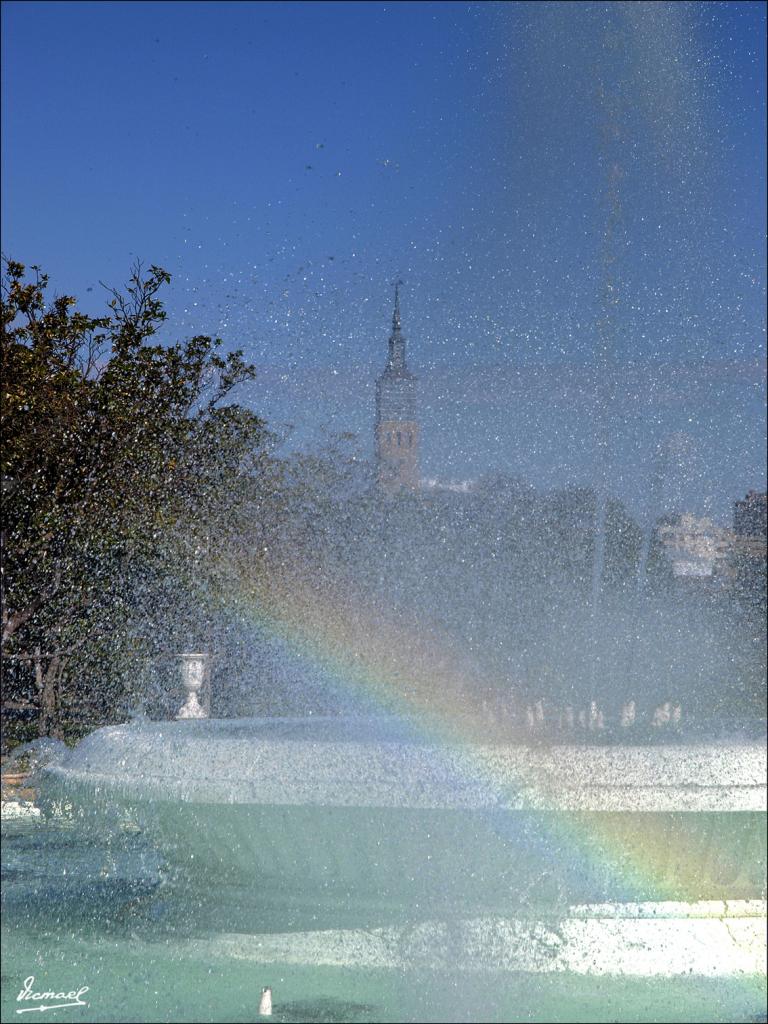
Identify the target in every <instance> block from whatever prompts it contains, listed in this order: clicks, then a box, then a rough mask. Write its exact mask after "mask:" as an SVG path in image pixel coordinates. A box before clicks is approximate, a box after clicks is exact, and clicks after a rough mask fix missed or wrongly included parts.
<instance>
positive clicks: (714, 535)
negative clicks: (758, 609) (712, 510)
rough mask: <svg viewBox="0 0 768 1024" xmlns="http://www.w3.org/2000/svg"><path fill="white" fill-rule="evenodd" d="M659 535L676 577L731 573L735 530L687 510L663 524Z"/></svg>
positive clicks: (691, 577)
mask: <svg viewBox="0 0 768 1024" xmlns="http://www.w3.org/2000/svg"><path fill="white" fill-rule="evenodd" d="M658 535H659V540H660V541H661V544H662V547H663V549H664V551H665V554H666V556H667V558H668V559H669V561H670V562H671V564H672V572H673V574H674V575H675V576H676V577H679V578H688V579H711V578H713V577H715V576H728V575H729V574H730V571H731V570H730V557H731V552H732V550H733V540H734V535H733V531H732V530H728V529H725V528H724V527H722V526H718V525H717V524H716V523H714V522H713V521H712V520H711V519H707V518H705V517H699V516H694V515H691V514H690V513H685V514H684V515H681V516H678V517H677V519H675V520H674V521H673V522H671V523H665V524H663V525H662V526H659V528H658Z"/></svg>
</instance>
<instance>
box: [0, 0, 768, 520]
mask: <svg viewBox="0 0 768 1024" xmlns="http://www.w3.org/2000/svg"><path fill="white" fill-rule="evenodd" d="M3 29H4V31H3V66H4V79H3V86H4V87H3V170H4V175H3V178H4V190H3V193H4V198H3V242H2V244H3V252H4V253H6V254H7V255H11V256H13V257H14V258H17V259H20V260H22V261H26V262H30V263H34V262H37V263H40V264H42V265H43V266H44V267H45V268H46V269H47V270H48V271H49V273H50V274H51V276H52V280H53V282H54V285H55V286H56V287H57V288H58V290H60V291H67V292H72V293H74V294H76V295H78V296H79V297H80V298H81V299H82V300H83V301H84V302H86V303H90V304H92V305H93V307H94V308H98V303H99V302H100V295H99V293H100V287H99V281H107V282H109V283H119V282H120V281H122V280H124V279H125V277H126V273H127V268H128V266H129V265H130V263H131V261H132V260H133V259H134V258H136V257H141V258H142V259H143V260H145V261H146V262H148V263H149V262H154V263H158V264H161V265H162V266H164V267H166V268H167V269H168V270H169V271H170V272H171V273H172V274H173V277H174V280H173V285H172V287H171V289H170V290H169V292H168V296H167V297H168V302H169V308H170V313H171V317H170V320H169V324H168V328H169V338H170V337H173V336H183V335H186V334H191V333H193V332H194V333H197V332H206V333H214V334H218V335H220V336H221V337H222V338H223V339H224V341H225V342H226V344H227V345H230V346H242V347H244V348H245V349H246V352H247V353H248V355H249V356H250V357H251V358H252V359H253V360H254V361H255V362H256V363H257V365H258V366H259V367H260V368H261V370H262V373H261V376H260V379H259V382H257V384H256V385H255V386H254V388H253V389H252V390H251V392H250V393H249V394H248V395H246V396H244V397H245V398H246V399H247V400H248V401H250V402H252V404H253V405H254V406H255V407H257V408H258V409H260V410H261V411H263V412H264V413H266V414H267V415H268V417H269V418H271V419H272V420H274V421H275V422H286V421H290V422H293V423H294V424H295V425H296V438H297V440H307V439H311V438H314V437H316V436H317V434H318V431H319V429H320V428H321V427H323V426H328V427H329V428H330V429H333V430H345V429H352V430H358V431H360V432H361V436H362V438H363V440H364V442H365V444H366V445H368V444H369V436H370V421H371V416H372V390H371V389H372V382H373V379H374V377H375V373H376V372H377V371H378V369H379V367H380V366H381V364H382V362H383V358H384V352H385V346H386V334H387V327H388V318H389V314H390V303H391V289H390V288H389V282H391V281H392V280H393V279H394V277H396V276H401V277H402V278H403V279H404V280H405V282H406V286H405V290H404V296H403V313H404V324H405V328H406V333H407V335H408V337H409V339H410V344H411V355H412V362H413V364H414V367H415V369H416V370H417V372H418V373H419V375H420V377H421V380H422V388H423V406H424V453H423V454H424V459H423V461H424V469H425V472H427V473H430V474H434V475H441V476H449V475H456V476H463V477H467V476H474V475H477V474H478V473H479V472H484V471H487V470H489V469H501V470H505V471H508V472H517V473H520V474H521V475H524V476H526V477H528V478H529V479H530V480H531V481H532V482H533V483H536V484H540V485H541V486H553V485H556V484H559V483H563V482H565V481H566V480H576V481H580V482H583V481H586V480H588V479H589V474H590V459H589V454H588V448H589V446H588V443H587V441H586V439H585V437H586V435H585V432H584V423H585V421H587V420H589V417H590V403H591V402H592V401H593V399H594V394H593V392H594V386H593V382H592V377H591V375H590V371H589V369H588V367H589V364H590V362H591V360H592V358H593V353H594V346H595V326H594V325H595V321H596V319H597V316H598V311H599V307H598V298H597V296H598V294H599V288H600V284H599V282H600V276H601V272H602V267H603V266H604V264H603V263H601V237H602V232H603V226H604V223H605V204H604V200H603V197H604V194H605V182H606V174H605V170H604V166H603V164H604V158H605V156H606V151H605V150H604V149H601V141H600V140H601V125H603V124H604V123H605V116H604V114H603V113H602V108H601V106H600V103H599V101H598V91H599V85H600V82H601V81H605V82H607V84H608V86H609V88H610V89H613V90H614V93H615V94H616V95H618V96H619V97H620V113H619V116H618V122H619V124H620V132H621V136H620V139H619V141H618V142H615V143H613V149H611V150H610V151H609V152H610V154H611V159H613V158H614V157H615V158H616V159H617V160H618V162H619V164H620V166H621V171H622V180H621V185H620V193H619V194H620V202H621V212H622V218H623V221H622V230H621V233H620V240H619V252H620V259H619V261H618V264H617V266H618V271H617V275H618V279H619V281H620V288H621V299H622V301H621V305H620V315H619V323H618V329H617V336H616V356H617V359H618V362H619V366H620V371H619V376H620V378H621V382H622V383H621V387H620V388H619V389H618V397H617V405H616V408H615V409H614V413H615V414H616V424H617V427H616V431H617V434H618V435H619V443H618V448H617V452H618V454H617V458H618V461H619V463H620V465H621V474H620V475H621V478H622V483H621V487H622V488H623V490H624V492H625V493H626V495H627V497H628V498H630V500H632V498H633V495H635V496H636V494H637V493H640V492H641V491H642V490H643V488H644V486H645V483H644V481H646V480H647V471H648V467H649V452H651V451H652V449H653V447H654V445H655V444H656V443H658V442H659V441H660V440H662V439H663V438H664V437H667V436H668V435H669V434H671V433H679V432H684V433H686V434H687V435H688V436H689V438H690V446H689V448H690V450H693V451H695V452H696V457H695V461H696V465H697V466H698V467H699V468H698V469H697V470H696V472H695V473H693V474H692V479H693V480H694V482H693V483H689V484H686V487H687V488H688V490H687V492H686V500H687V501H688V503H689V504H693V505H696V506H697V507H699V508H702V509H703V508H712V509H713V510H714V511H716V512H717V513H718V514H720V515H721V516H722V515H724V514H727V508H728V503H729V501H730V499H731V498H732V497H734V496H735V495H737V494H739V493H740V492H741V491H742V490H744V489H746V488H747V487H751V486H762V485H763V484H764V468H763V466H764V448H763V444H762V440H761V430H762V429H763V424H764V370H763V362H762V360H763V353H764V333H765V313H764V303H765V265H764V251H765V242H764V229H765V216H766V212H765V136H764V133H765V89H764V79H765V5H764V4H762V3H750V2H738V3H697V4H686V3H674V4H670V5H667V4H659V3H648V4H646V3H640V2H633V3H630V4H627V5H624V4H617V3H614V4H591V3H578V4H567V3H566V4H557V3H533V4H528V3H516V4H495V3H486V4H462V3H392V4H379V3H339V4H335V3H309V4H303V3H282V4H266V3H260V4H249V3H236V4H227V3H217V4H209V3H167V4H166V3H129V4H125V3H33V2H26V3H13V2H8V3H5V4H4V5H3ZM89 289H92V290H90V291H89ZM689 468H690V467H689ZM689 475H691V474H690V473H689Z"/></svg>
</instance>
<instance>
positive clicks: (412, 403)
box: [375, 280, 419, 492]
mask: <svg viewBox="0 0 768 1024" xmlns="http://www.w3.org/2000/svg"><path fill="white" fill-rule="evenodd" d="M402 283H403V282H402V281H399V280H398V281H395V282H394V284H395V308H394V310H393V313H392V333H391V334H390V336H389V355H388V359H387V365H386V366H385V368H384V372H383V373H382V374H381V376H380V377H379V379H378V381H377V382H376V430H375V433H376V472H377V478H378V482H379V486H381V487H383V488H384V489H385V490H387V491H390V492H394V491H397V490H400V489H401V488H407V489H410V490H416V489H418V486H419V424H418V422H417V420H416V378H415V377H414V375H413V374H412V373H411V372H410V371H409V369H408V365H407V363H406V358H405V338H404V337H403V332H402V325H401V319H400V286H401V285H402Z"/></svg>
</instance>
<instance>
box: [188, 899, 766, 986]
mask: <svg viewBox="0 0 768 1024" xmlns="http://www.w3.org/2000/svg"><path fill="white" fill-rule="evenodd" d="M720 906H722V904H720ZM703 910H704V908H702V907H698V908H697V907H696V905H695V904H689V905H687V909H686V906H685V905H681V904H663V903H661V904H634V905H631V904H625V905H619V904H616V905H612V906H610V907H609V906H608V905H605V904H598V905H594V906H591V907H590V906H587V905H584V906H581V907H574V908H572V912H571V913H570V914H568V915H567V916H565V917H563V918H561V919H559V920H546V919H545V920H541V921H531V920H519V919H514V918H475V919H471V920H461V921H455V922H440V921H430V922H425V923H423V924H419V925H415V926H410V927H396V928H374V929H366V930H362V929H348V930H333V931H318V932H292V933H287V934H270V935H239V934H227V935H220V936H217V937H216V938H213V939H206V940H194V941H192V942H190V943H188V944H186V946H185V950H184V952H185V953H186V954H187V955H191V956H200V957H223V958H229V959H237V960H249V961H253V962H254V963H259V964H275V965H279V964H285V965H289V964H290V965H312V966H327V967H355V968H390V969H397V970H403V969H411V968H422V969H431V970H446V969H447V970H452V971H456V972H524V973H535V974H550V973H561V974H574V975H598V976H624V977H648V978H651V977H652V978H663V977H675V976H686V977H690V976H698V977H708V978H734V977H754V976H760V975H764V974H765V962H766V921H765V913H766V905H765V901H754V900H750V901H744V903H741V902H739V901H733V902H732V903H731V905H730V907H729V909H728V912H727V913H726V914H725V915H723V916H711V915H710V914H709V913H708V912H702V911H703ZM696 911H698V912H702V913H701V916H698V914H697V912H696Z"/></svg>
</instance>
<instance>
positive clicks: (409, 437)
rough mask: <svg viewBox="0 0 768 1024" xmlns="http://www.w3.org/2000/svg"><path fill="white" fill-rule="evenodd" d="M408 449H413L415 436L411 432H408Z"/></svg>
mask: <svg viewBox="0 0 768 1024" xmlns="http://www.w3.org/2000/svg"><path fill="white" fill-rule="evenodd" d="M408 447H409V448H412V447H413V434H412V433H411V432H410V430H409V431H408Z"/></svg>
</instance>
